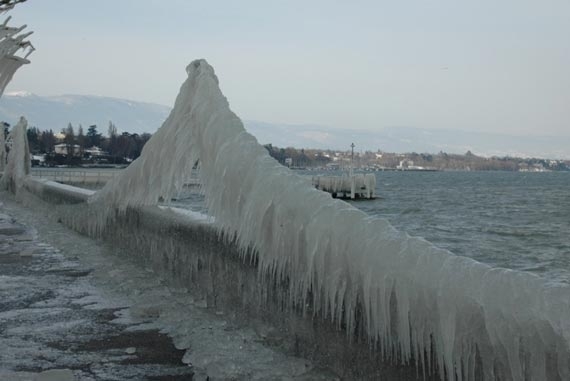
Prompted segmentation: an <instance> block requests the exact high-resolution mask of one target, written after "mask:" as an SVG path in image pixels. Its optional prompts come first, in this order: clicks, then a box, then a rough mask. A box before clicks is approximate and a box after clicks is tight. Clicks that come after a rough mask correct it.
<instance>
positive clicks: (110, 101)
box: [0, 91, 170, 133]
mask: <svg viewBox="0 0 570 381" xmlns="http://www.w3.org/2000/svg"><path fill="white" fill-rule="evenodd" d="M169 113H170V107H167V106H162V105H157V104H153V103H143V102H135V101H129V100H126V99H118V98H109V97H100V96H93V95H58V96H39V95H35V94H32V93H28V92H24V91H19V92H13V93H5V94H4V95H3V96H2V98H0V120H2V121H5V122H8V123H10V124H15V123H16V121H17V120H18V118H19V117H20V116H22V115H23V116H25V117H26V119H28V123H29V125H30V126H36V127H38V128H39V129H40V130H48V129H52V130H53V131H54V132H59V131H60V130H61V129H62V128H65V127H67V124H68V123H71V124H73V126H74V127H75V128H77V127H78V126H79V124H82V125H83V128H84V129H85V130H87V127H88V126H90V125H92V124H96V125H97V127H98V128H99V132H102V133H106V132H107V127H108V125H109V121H112V122H113V123H114V124H115V125H116V126H117V129H118V130H119V132H121V131H128V132H131V133H135V132H136V133H143V132H150V133H152V132H154V131H156V130H157V129H158V128H159V127H160V126H161V125H162V123H163V122H164V120H165V119H166V117H167V116H168V114H169Z"/></svg>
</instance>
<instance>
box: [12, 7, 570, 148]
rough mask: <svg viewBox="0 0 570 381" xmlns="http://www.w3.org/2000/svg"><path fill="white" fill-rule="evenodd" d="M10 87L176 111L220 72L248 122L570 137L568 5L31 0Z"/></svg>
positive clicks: (19, 14)
mask: <svg viewBox="0 0 570 381" xmlns="http://www.w3.org/2000/svg"><path fill="white" fill-rule="evenodd" d="M8 15H12V16H13V20H12V22H11V25H21V24H27V25H28V29H29V30H33V31H34V32H35V33H34V34H33V35H32V36H31V37H30V39H31V41H32V43H33V44H34V46H35V47H36V49H37V50H36V51H35V52H34V53H33V54H32V55H31V56H30V59H31V61H32V63H31V64H30V65H27V66H25V67H22V68H21V69H20V70H19V71H18V72H17V73H16V75H15V77H14V80H13V81H12V82H11V84H10V85H9V86H8V88H7V90H6V91H7V92H10V91H23V90H25V91H29V92H33V93H36V94H39V95H60V94H92V95H102V96H111V97H118V98H126V99H132V100H137V101H144V102H153V103H159V104H164V105H169V106H172V105H173V103H174V99H175V97H176V95H177V94H178V91H179V88H180V86H181V84H182V82H183V81H184V80H185V77H186V74H185V67H186V65H187V64H188V63H190V62H191V61H192V60H194V59H196V58H205V59H207V60H208V62H209V63H210V64H211V65H213V67H214V69H215V70H216V73H217V75H218V77H219V79H220V86H221V88H222V91H223V92H224V94H225V95H226V97H227V98H228V100H229V102H230V107H231V108H232V109H233V110H234V111H235V112H236V113H237V114H238V116H240V117H242V118H243V119H250V120H261V121H266V122H273V123H292V124H317V125H323V126H330V127H333V128H334V127H337V128H348V129H361V130H378V129H382V128H385V127H395V126H396V127H397V126H407V127H418V128H428V129H430V128H432V129H433V128H438V129H449V130H465V131H480V132H495V133H501V134H509V135H521V136H529V135H530V136H532V135H548V136H565V137H568V136H570V70H569V68H570V22H568V15H570V2H569V1H567V0H560V1H555V0H552V1H551V0H545V1H535V0H532V1H529V0H518V1H510V0H505V1H488V0H478V1H470V2H464V1H462V2H460V1H407V0H403V1H356V0H355V1H350V2H349V1H332V0H331V1H292V0H291V1H278V0H274V1H268V0H264V1H203V0H200V1H193V0H167V1H164V0H161V1H159V0H97V1H93V0H57V1H54V0H51V1H49V0H28V1H27V2H26V3H23V4H21V5H18V6H17V7H16V8H15V9H14V10H13V11H11V12H9V13H8Z"/></svg>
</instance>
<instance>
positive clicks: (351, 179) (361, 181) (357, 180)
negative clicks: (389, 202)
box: [312, 173, 376, 198]
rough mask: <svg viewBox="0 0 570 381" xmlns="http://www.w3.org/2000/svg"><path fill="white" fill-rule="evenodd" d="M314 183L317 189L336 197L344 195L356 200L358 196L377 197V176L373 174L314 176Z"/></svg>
mask: <svg viewBox="0 0 570 381" xmlns="http://www.w3.org/2000/svg"><path fill="white" fill-rule="evenodd" d="M312 183H313V186H314V187H315V188H317V189H320V190H322V191H325V192H329V193H333V194H336V195H341V196H342V195H344V197H346V198H355V196H356V195H358V196H361V197H364V198H374V197H375V190H376V176H374V174H372V173H367V174H357V175H353V174H351V175H348V176H347V175H343V176H314V177H313V179H312Z"/></svg>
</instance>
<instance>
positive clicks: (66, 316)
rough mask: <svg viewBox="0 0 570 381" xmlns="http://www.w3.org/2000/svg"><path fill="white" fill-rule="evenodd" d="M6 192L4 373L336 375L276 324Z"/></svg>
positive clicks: (1, 323)
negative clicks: (227, 310) (210, 296)
mask: <svg viewBox="0 0 570 381" xmlns="http://www.w3.org/2000/svg"><path fill="white" fill-rule="evenodd" d="M0 200H2V201H3V202H2V201H0V341H1V346H0V380H61V381H65V380H74V379H75V380H334V379H338V377H336V376H335V375H334V374H332V373H330V372H328V371H326V370H321V369H316V368H314V367H313V365H312V364H311V363H310V362H308V361H307V360H305V359H301V358H297V357H294V356H292V355H290V354H287V353H284V352H283V351H280V350H277V349H276V348H275V347H272V346H271V344H272V343H271V341H272V340H274V339H275V338H273V337H272V336H271V327H265V326H263V325H256V326H255V327H251V326H250V325H247V326H246V325H243V324H236V323H235V322H234V321H232V320H231V319H229V317H226V316H224V315H222V314H220V313H219V312H218V313H216V311H212V310H211V309H208V308H206V307H205V302H204V301H202V300H195V299H194V298H193V297H192V293H191V292H189V290H186V289H181V288H176V287H172V286H169V285H168V284H167V283H166V282H165V280H164V279H162V278H160V277H159V276H158V275H157V274H155V273H154V272H152V270H150V269H147V268H143V267H142V266H140V265H136V264H134V263H132V262H131V261H129V260H128V259H127V258H124V257H121V256H119V255H116V254H117V253H112V252H113V250H114V249H113V248H110V247H109V246H108V245H106V244H105V243H103V242H99V241H94V240H92V239H89V238H85V237H83V236H80V235H78V234H76V233H74V232H73V231H70V230H69V229H67V228H65V227H63V226H62V225H61V224H58V223H57V222H55V221H54V220H53V219H51V218H50V217H48V216H44V215H41V214H40V213H34V212H32V211H31V210H29V209H26V208H23V207H22V206H20V205H19V204H16V203H15V202H13V201H12V199H11V197H10V196H8V195H6V194H5V193H0ZM277 340H278V338H277Z"/></svg>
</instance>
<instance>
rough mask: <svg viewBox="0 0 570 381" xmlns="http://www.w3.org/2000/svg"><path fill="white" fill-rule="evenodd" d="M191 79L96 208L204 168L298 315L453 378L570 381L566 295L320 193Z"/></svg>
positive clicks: (148, 197) (217, 208) (159, 192)
mask: <svg viewBox="0 0 570 381" xmlns="http://www.w3.org/2000/svg"><path fill="white" fill-rule="evenodd" d="M187 73H188V79H187V80H186V81H185V82H184V84H183V85H182V88H181V89H180V93H179V95H178V98H177V99H176V103H175V106H174V109H173V110H172V113H171V114H170V116H169V117H168V119H167V120H166V121H165V123H164V124H163V126H162V127H161V128H160V129H159V130H158V131H157V132H156V134H155V135H154V136H153V137H152V139H151V140H150V141H149V142H148V143H147V145H146V146H145V147H144V149H143V152H142V155H141V156H140V158H139V159H137V160H136V161H135V162H134V163H132V164H131V165H130V166H129V167H128V168H127V169H126V170H125V171H124V172H123V173H122V175H120V176H117V177H115V178H114V179H113V180H112V181H111V182H109V183H108V184H107V185H106V186H105V188H103V189H102V190H101V191H99V192H97V193H96V194H95V195H94V196H93V197H92V198H91V200H90V203H91V207H92V208H93V209H95V210H103V209H105V208H107V207H109V206H111V207H113V208H114V209H116V210H119V211H124V210H126V208H128V207H139V206H143V205H154V204H156V203H157V202H158V201H159V199H164V200H169V199H170V198H171V197H173V196H174V195H175V194H176V193H177V191H178V190H179V189H180V188H181V187H182V186H183V184H184V183H185V181H186V179H187V178H188V177H189V175H190V172H191V171H192V168H193V167H195V166H196V164H197V163H198V162H199V175H200V179H201V183H202V184H203V191H204V194H205V196H206V203H207V206H208V210H209V213H210V214H211V215H212V216H213V217H214V218H215V224H216V225H217V226H218V228H219V229H220V231H221V232H222V233H223V235H224V237H226V238H227V239H235V242H236V243H237V244H238V245H239V246H240V247H241V249H242V251H243V253H244V255H246V254H253V255H255V256H256V258H257V264H258V271H259V274H260V276H262V277H264V278H272V279H274V280H275V281H276V282H284V283H283V284H286V285H287V287H288V298H289V306H290V307H292V308H297V309H301V310H305V312H307V313H312V314H313V315H315V316H319V317H321V318H325V319H331V320H332V321H334V322H335V323H336V324H338V326H339V327H341V326H342V327H344V329H345V330H346V333H347V335H348V336H349V337H352V336H353V335H354V334H358V335H363V336H364V337H367V338H368V340H369V342H370V345H371V347H372V348H374V349H375V350H379V351H381V352H382V353H383V354H384V356H385V358H387V359H388V360H392V361H399V362H401V363H404V364H406V363H410V362H415V363H417V364H420V365H421V366H422V368H423V369H424V371H427V372H432V371H433V369H434V368H435V369H437V370H438V372H439V374H440V375H441V376H442V378H446V379H448V380H453V379H457V380H473V379H481V378H483V379H507V380H508V379H512V380H523V379H532V380H546V379H559V378H561V379H570V371H569V369H570V366H569V358H570V356H569V354H570V351H569V341H570V290H569V288H568V287H565V286H556V287H555V286H547V285H546V283H545V281H544V280H542V279H541V278H539V277H536V276H534V275H531V274H528V273H523V272H517V271H511V270H505V269H499V268H491V267H489V266H487V265H484V264H481V263H478V262H476V261H474V260H471V259H468V258H465V257H460V256H456V255H453V254H452V253H450V252H448V251H446V250H442V249H439V248H436V247H434V246H433V245H432V244H431V243H429V242H427V241H425V240H423V239H420V238H414V237H410V236H408V235H407V234H405V233H402V232H399V231H397V230H395V229H394V228H393V227H392V226H391V225H390V223H389V222H387V221H386V220H384V219H379V218H372V217H370V216H367V215H366V214H365V213H364V212H362V211H359V210H357V209H355V208H354V207H352V206H350V205H348V204H347V203H345V202H343V201H339V200H335V199H332V198H331V197H330V195H328V194H326V193H323V192H321V191H318V190H316V189H314V188H313V187H312V186H311V185H310V184H308V183H307V182H306V180H304V179H302V178H301V177H299V176H298V175H296V174H294V173H293V172H291V171H290V170H288V169H287V168H285V167H283V166H281V165H280V164H279V163H277V162H276V161H275V160H274V159H272V158H271V157H270V156H269V155H268V153H267V151H266V150H265V149H264V148H263V147H262V146H261V145H259V144H258V143H257V141H256V139H255V138H254V137H253V136H251V135H250V134H249V133H247V132H246V131H245V129H244V127H243V124H242V122H241V121H240V119H239V118H238V117H237V116H236V115H235V114H234V113H233V112H232V111H231V110H230V108H229V105H228V102H227V100H226V98H225V97H224V96H223V94H222V92H221V90H220V88H219V86H218V79H217V77H216V75H215V74H214V70H213V68H212V67H211V66H210V65H209V64H208V63H207V62H206V61H205V60H196V61H194V62H192V63H191V64H190V65H189V66H188V67H187ZM108 217H109V216H105V218H108ZM96 223H97V224H99V226H98V229H102V226H103V225H105V224H106V223H107V220H105V219H103V220H99V221H96Z"/></svg>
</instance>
